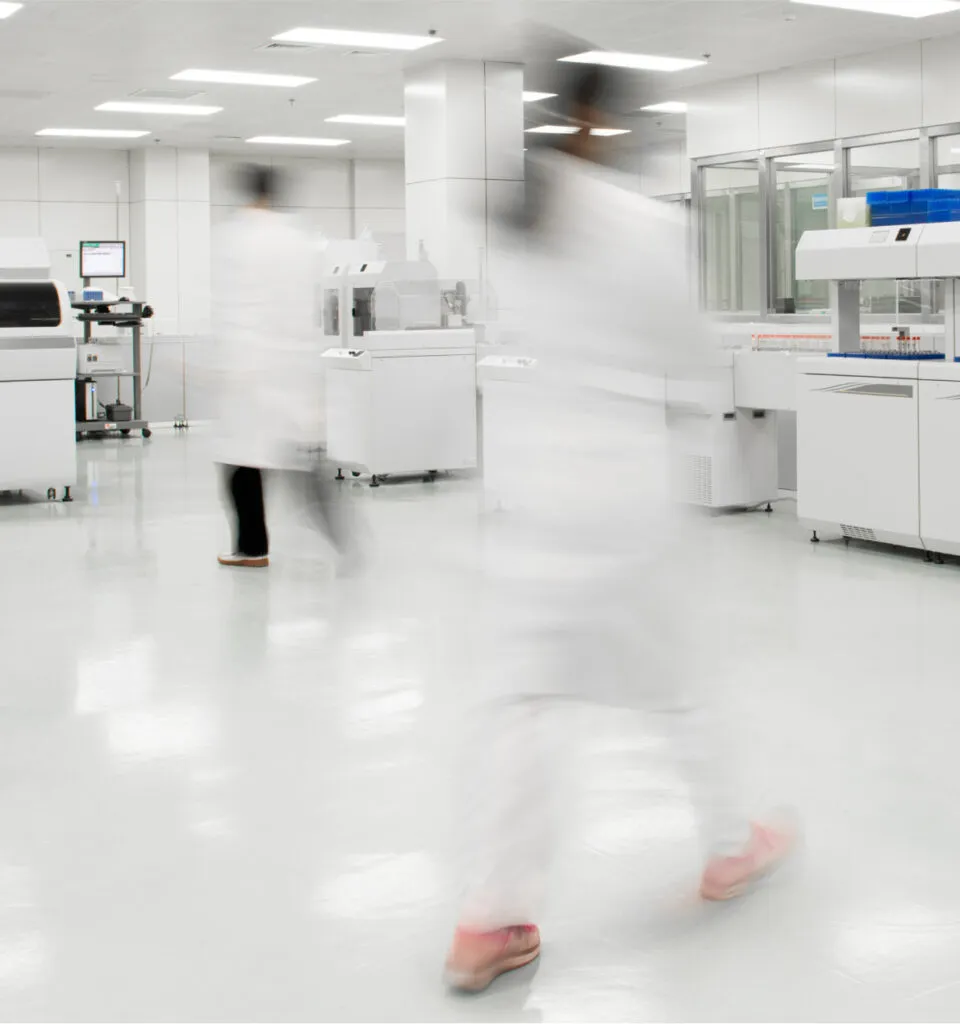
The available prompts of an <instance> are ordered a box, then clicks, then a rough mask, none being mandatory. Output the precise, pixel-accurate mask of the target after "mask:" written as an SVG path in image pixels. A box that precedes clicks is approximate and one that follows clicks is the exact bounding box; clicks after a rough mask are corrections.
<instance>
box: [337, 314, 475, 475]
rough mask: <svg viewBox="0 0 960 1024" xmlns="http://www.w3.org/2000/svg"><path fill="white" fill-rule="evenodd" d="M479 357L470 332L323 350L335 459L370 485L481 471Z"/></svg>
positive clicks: (377, 337) (400, 336)
mask: <svg viewBox="0 0 960 1024" xmlns="http://www.w3.org/2000/svg"><path fill="white" fill-rule="evenodd" d="M476 352H477V344H476V334H475V332H474V331H473V330H470V329H458V330H424V331H416V330H410V331H370V332H367V333H365V334H364V336H363V337H362V338H358V339H357V340H356V341H355V342H354V347H353V348H337V349H330V350H328V351H327V352H325V353H324V355H323V362H324V365H325V371H326V372H325V375H324V376H325V382H326V408H327V452H328V455H329V457H330V459H331V460H332V461H333V462H334V463H336V465H337V466H339V467H341V468H342V469H349V470H352V471H354V472H356V473H361V472H363V473H369V474H371V475H372V478H373V479H372V484H373V486H377V485H378V484H379V482H380V478H381V477H383V476H387V475H390V474H393V475H405V474H414V473H423V472H427V473H429V472H430V471H438V472H439V471H443V470H458V469H474V468H476V465H477V355H476Z"/></svg>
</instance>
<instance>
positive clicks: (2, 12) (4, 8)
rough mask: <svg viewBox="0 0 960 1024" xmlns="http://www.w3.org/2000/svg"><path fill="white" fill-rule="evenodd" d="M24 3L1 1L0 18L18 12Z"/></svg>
mask: <svg viewBox="0 0 960 1024" xmlns="http://www.w3.org/2000/svg"><path fill="white" fill-rule="evenodd" d="M21 7H23V4H15V3H8V2H7V0H3V3H0V18H9V17H10V15H11V14H16V13H17V11H19V10H20V8H21Z"/></svg>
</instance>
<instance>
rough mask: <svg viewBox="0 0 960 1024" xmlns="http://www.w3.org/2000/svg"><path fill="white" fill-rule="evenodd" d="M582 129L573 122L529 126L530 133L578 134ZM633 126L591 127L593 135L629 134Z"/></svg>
mask: <svg viewBox="0 0 960 1024" xmlns="http://www.w3.org/2000/svg"><path fill="white" fill-rule="evenodd" d="M581 130H582V129H580V128H578V127H577V126H576V125H571V124H541V125H539V126H538V127H537V128H527V129H526V131H527V134H528V135H576V134H577V132H579V131H581ZM631 131H632V129H631V128H591V129H590V134H591V135H602V136H610V135H629V134H630V132H631Z"/></svg>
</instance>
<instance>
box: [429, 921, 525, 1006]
mask: <svg viewBox="0 0 960 1024" xmlns="http://www.w3.org/2000/svg"><path fill="white" fill-rule="evenodd" d="M539 955H540V931H539V929H538V928H537V926H536V925H533V924H521V925H514V926H513V927H511V928H501V929H499V931H495V932H473V931H469V930H467V929H466V928H458V929H457V931H456V934H455V935H454V937H453V947H452V948H451V950H450V955H449V956H448V957H447V967H446V972H445V977H446V981H447V984H448V985H449V986H450V987H451V988H455V989H459V990H460V991H462V992H482V991H483V990H484V989H485V988H486V987H487V986H488V985H489V984H490V983H491V982H492V981H493V980H494V979H496V978H498V977H500V975H501V974H505V973H506V972H507V971H515V970H516V969H517V968H518V967H523V966H525V965H526V964H529V963H531V962H532V961H534V960H536V959H537V957H538V956H539Z"/></svg>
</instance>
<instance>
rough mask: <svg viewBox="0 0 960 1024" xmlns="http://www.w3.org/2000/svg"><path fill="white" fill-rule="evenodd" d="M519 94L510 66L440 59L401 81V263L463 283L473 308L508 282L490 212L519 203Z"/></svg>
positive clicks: (517, 74) (519, 71) (519, 77)
mask: <svg viewBox="0 0 960 1024" xmlns="http://www.w3.org/2000/svg"><path fill="white" fill-rule="evenodd" d="M522 93H523V68H522V66H521V65H519V64H499V63H484V62H480V61H477V62H474V61H447V62H442V63H437V64H432V65H428V66H426V67H422V68H416V69H413V70H411V71H410V72H409V73H408V75H407V79H406V83H405V89H404V106H405V111H406V119H407V128H406V203H407V258H408V259H412V260H416V259H419V258H421V256H425V257H426V258H427V259H428V260H430V261H431V262H432V263H433V264H434V265H435V266H436V268H437V272H438V273H439V275H440V277H441V279H451V278H452V279H458V280H463V281H465V282H466V283H467V284H468V287H469V288H470V291H471V293H472V295H473V298H474V302H476V299H477V297H478V293H480V294H483V293H486V294H487V295H494V294H496V293H497V292H500V293H501V294H502V292H503V289H505V288H506V287H507V285H508V281H507V280H506V278H508V277H509V274H508V273H507V271H506V270H505V269H502V268H501V263H500V254H501V251H502V245H501V244H500V231H502V228H499V227H498V223H499V222H498V220H497V216H496V215H497V213H498V212H502V211H505V210H507V209H509V208H510V207H512V206H515V205H516V204H518V203H519V202H520V201H521V200H522V196H523V96H522ZM491 305H496V302H495V300H494V301H492V302H491ZM474 308H475V307H474ZM480 315H485V314H480Z"/></svg>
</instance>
